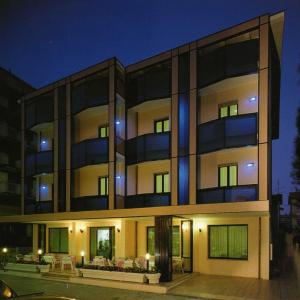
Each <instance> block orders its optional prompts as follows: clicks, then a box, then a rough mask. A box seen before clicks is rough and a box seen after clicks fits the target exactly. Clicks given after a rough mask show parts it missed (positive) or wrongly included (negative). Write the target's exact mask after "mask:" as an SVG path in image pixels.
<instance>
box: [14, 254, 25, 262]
mask: <svg viewBox="0 0 300 300" xmlns="http://www.w3.org/2000/svg"><path fill="white" fill-rule="evenodd" d="M23 259H24V256H23V254H17V255H16V262H22V261H23Z"/></svg>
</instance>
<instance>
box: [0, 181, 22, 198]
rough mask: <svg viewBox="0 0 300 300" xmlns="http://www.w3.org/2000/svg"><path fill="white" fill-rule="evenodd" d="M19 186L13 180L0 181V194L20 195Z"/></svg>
mask: <svg viewBox="0 0 300 300" xmlns="http://www.w3.org/2000/svg"><path fill="white" fill-rule="evenodd" d="M20 193H21V186H20V184H19V183H15V182H0V195H9V194H10V195H20Z"/></svg>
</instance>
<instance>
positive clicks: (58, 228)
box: [48, 227, 69, 254]
mask: <svg viewBox="0 0 300 300" xmlns="http://www.w3.org/2000/svg"><path fill="white" fill-rule="evenodd" d="M53 229H54V230H59V250H60V249H61V230H62V229H64V230H67V237H68V251H67V252H62V251H59V252H57V251H51V250H52V249H51V247H50V231H51V230H53ZM48 252H49V253H62V254H68V253H69V228H68V227H50V228H48Z"/></svg>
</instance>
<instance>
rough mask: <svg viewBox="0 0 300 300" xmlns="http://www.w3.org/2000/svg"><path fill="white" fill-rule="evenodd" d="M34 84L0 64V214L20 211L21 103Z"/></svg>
mask: <svg viewBox="0 0 300 300" xmlns="http://www.w3.org/2000/svg"><path fill="white" fill-rule="evenodd" d="M33 90H34V88H33V87H32V86H30V85H29V84H27V83H26V82H24V81H23V80H21V79H19V78H18V77H16V76H15V75H13V74H12V73H10V72H8V71H6V70H5V69H2V68H0V216H1V215H11V214H19V213H21V151H20V149H21V109H20V108H21V107H20V105H19V104H18V103H17V100H18V99H20V97H21V96H23V95H25V94H28V93H30V92H32V91H33Z"/></svg>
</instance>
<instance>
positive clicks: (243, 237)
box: [228, 225, 248, 259]
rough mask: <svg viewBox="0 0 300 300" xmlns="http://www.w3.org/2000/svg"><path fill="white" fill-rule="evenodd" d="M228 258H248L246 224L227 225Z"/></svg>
mask: <svg viewBox="0 0 300 300" xmlns="http://www.w3.org/2000/svg"><path fill="white" fill-rule="evenodd" d="M228 239H229V253H228V256H229V258H239V259H247V258H248V228H247V226H246V225H241V226H228Z"/></svg>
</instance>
